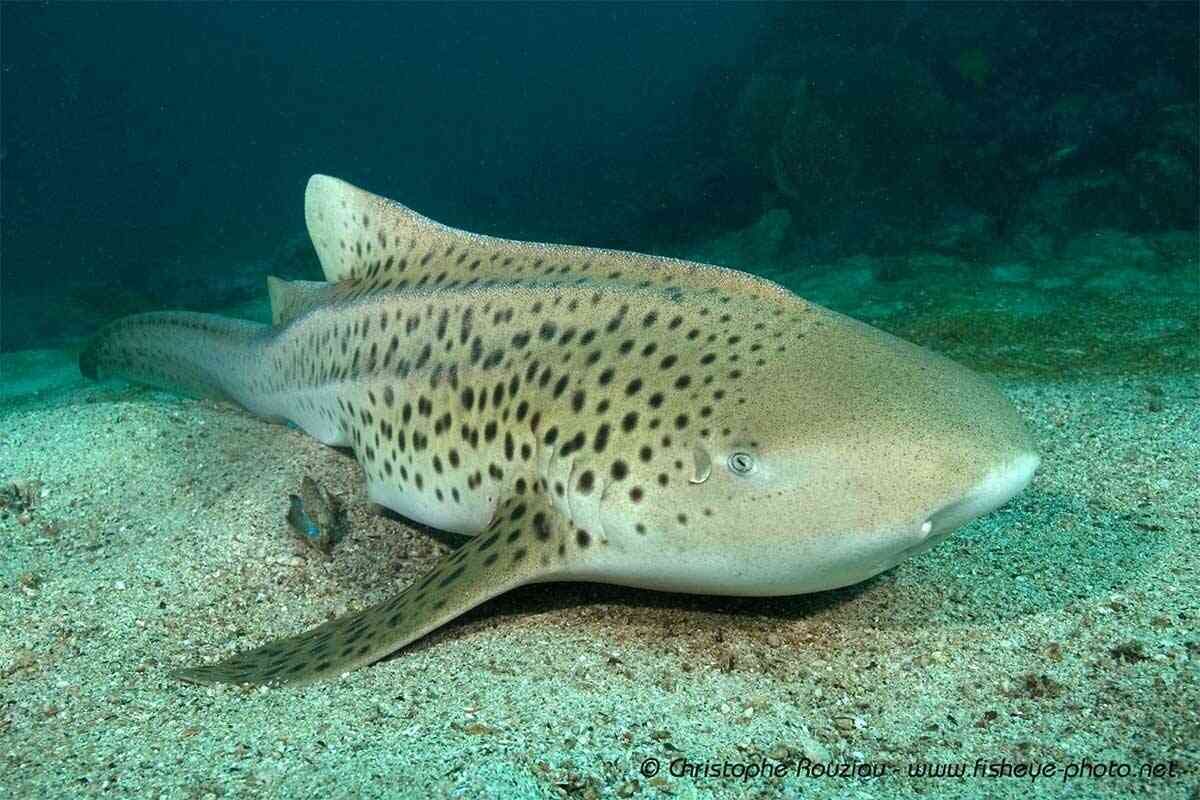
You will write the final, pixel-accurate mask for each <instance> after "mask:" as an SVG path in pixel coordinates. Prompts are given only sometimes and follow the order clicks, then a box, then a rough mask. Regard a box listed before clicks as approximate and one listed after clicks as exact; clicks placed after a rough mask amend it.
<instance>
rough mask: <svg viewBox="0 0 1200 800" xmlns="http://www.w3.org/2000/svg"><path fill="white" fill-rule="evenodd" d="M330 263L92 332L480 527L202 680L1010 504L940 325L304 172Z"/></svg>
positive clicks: (785, 591) (799, 584)
mask: <svg viewBox="0 0 1200 800" xmlns="http://www.w3.org/2000/svg"><path fill="white" fill-rule="evenodd" d="M305 217H306V222H307V227H308V230H309V233H310V235H311V238H312V242H313V245H314V246H315V248H316V253H317V255H318V257H319V259H320V263H321V267H322V270H323V272H324V278H325V280H324V281H283V280H279V279H275V278H271V279H269V280H268V289H269V294H270V299H271V309H272V324H270V325H267V324H261V323H255V322H249V321H244V320H234V319H226V318H222V317H219V316H214V315H207V314H198V313H188V312H161V313H146V314H138V315H134V316H130V317H126V318H124V319H120V320H118V321H116V322H114V323H111V324H110V325H108V326H107V327H105V328H104V329H102V330H101V331H100V332H99V333H98V334H97V336H96V337H95V338H94V340H93V341H92V342H90V343H89V345H88V346H87V348H86V349H85V350H84V352H83V353H82V355H81V356H80V362H79V364H80V369H81V371H82V373H83V374H84V375H85V376H87V377H90V378H93V379H103V378H106V377H109V376H119V377H123V378H125V379H128V380H132V381H135V382H141V383H145V384H150V385H153V386H157V387H162V388H166V389H169V390H172V391H175V392H180V393H184V394H192V395H199V396H208V397H218V398H224V399H226V400H229V401H232V402H233V403H236V404H238V405H240V406H242V407H243V408H245V409H246V410H247V411H249V412H250V413H252V414H255V415H258V416H260V417H264V418H267V419H269V420H274V421H278V422H285V423H291V424H294V425H295V426H298V427H299V428H301V429H303V431H305V432H306V433H307V434H309V435H311V436H312V437H314V438H315V439H317V440H318V441H320V442H323V443H324V444H327V445H335V446H339V447H347V448H350V449H352V451H353V453H354V456H355V457H356V459H357V461H358V463H359V464H360V465H361V468H362V473H363V475H364V477H365V479H366V484H367V489H368V496H369V498H370V499H371V500H372V501H373V502H375V503H378V504H380V505H383V506H386V507H387V508H389V509H392V510H394V511H395V512H397V513H399V514H400V515H403V516H404V517H407V518H409V519H412V520H416V521H418V522H420V523H424V524H425V525H429V526H433V527H435V528H439V529H442V530H445V531H451V532H455V533H459V534H465V535H467V536H469V537H471V538H470V539H469V540H468V542H467V543H466V544H464V545H462V546H461V547H460V548H458V549H457V550H455V551H453V552H451V553H449V554H447V555H446V556H445V557H444V558H442V559H441V561H440V562H439V563H438V564H437V565H436V566H435V567H434V568H433V569H432V571H430V572H429V573H428V574H427V575H425V576H424V577H422V578H420V579H419V580H417V581H415V582H413V583H412V584H411V585H409V586H407V587H406V588H404V589H403V591H400V592H399V593H398V594H396V595H395V596H394V597H392V598H390V599H388V600H386V601H384V602H382V603H379V604H377V605H374V606H372V607H369V608H366V609H364V610H361V611H359V612H357V613H350V614H347V615H345V616H342V617H340V618H338V619H334V620H332V621H330V622H327V623H325V624H323V625H320V626H318V627H315V628H313V629H311V630H309V631H307V632H304V633H300V634H299V635H295V636H292V637H289V638H284V639H279V640H277V641H273V642H268V643H266V644H263V645H262V646H260V647H257V648H254V649H251V650H249V651H247V652H242V653H240V654H236V655H233V656H232V657H229V658H227V659H225V660H223V661H221V662H219V663H215V664H207V665H199V666H192V667H188V668H186V669H182V670H180V671H178V672H177V673H176V675H177V676H178V677H179V678H182V679H184V680H186V681H189V682H193V683H220V682H225V683H236V684H253V685H260V684H276V685H302V684H306V683H310V682H313V681H317V680H320V679H326V678H332V677H335V676H338V675H342V674H344V673H346V672H349V671H351V670H354V669H356V668H358V667H361V666H364V665H367V664H370V663H371V662H374V661H377V660H379V659H381V658H383V657H384V656H386V655H389V654H391V653H392V652H394V651H396V650H398V649H399V648H402V647H404V646H405V645H407V644H409V643H410V642H413V641H414V640H416V639H418V638H420V637H422V636H424V635H425V634H427V633H428V632H430V631H432V630H434V629H435V628H438V627H439V626H441V625H443V624H445V623H446V622H448V621H449V620H452V619H454V618H455V617H457V616H459V615H460V614H463V613H464V612H466V611H468V610H469V609H471V608H473V607H475V606H477V605H479V604H481V603H483V602H485V601H487V600H488V599H490V598H493V597H495V596H496V595H499V594H501V593H503V592H506V591H508V590H510V589H512V588H514V587H517V586H521V585H524V584H531V583H540V582H551V581H595V582H606V583H612V584H618V585H625V586H631V587H641V588H647V589H655V590H663V591H670V592H690V593H703V594H709V595H740V596H778V595H795V594H801V593H806V592H818V591H822V590H828V589H834V588H837V587H843V586H847V585H850V584H854V583H858V582H860V581H863V580H865V579H867V578H870V577H872V576H874V575H877V574H879V573H881V572H884V571H885V570H888V569H890V568H892V567H893V566H895V565H896V564H898V563H899V562H900V561H902V560H903V559H905V558H908V557H909V556H912V555H914V554H917V553H920V552H923V551H925V550H928V549H929V548H930V547H932V546H933V545H935V544H936V543H937V542H939V541H941V540H943V539H944V538H946V537H947V536H948V535H949V534H950V533H951V531H953V530H954V529H956V528H958V527H960V526H961V525H963V524H964V523H966V522H968V521H970V520H972V519H974V518H976V517H979V516H980V515H983V514H986V513H988V512H990V511H992V510H993V509H996V508H998V507H999V506H1001V505H1003V504H1004V503H1006V502H1007V501H1008V500H1009V499H1010V498H1012V497H1013V496H1015V495H1016V494H1017V493H1019V492H1021V491H1022V490H1023V489H1024V488H1025V487H1026V485H1027V484H1028V483H1029V482H1030V480H1031V478H1032V476H1033V474H1034V471H1035V469H1036V468H1037V466H1038V463H1039V458H1038V455H1037V453H1036V452H1035V448H1034V444H1033V441H1032V440H1031V437H1030V434H1029V432H1028V430H1027V428H1026V426H1025V425H1024V423H1023V421H1022V420H1021V418H1020V416H1019V414H1018V413H1017V411H1016V409H1015V408H1014V406H1013V405H1012V403H1011V402H1010V401H1009V400H1008V399H1006V398H1005V396H1004V395H1003V394H1002V393H1001V392H1000V391H999V390H998V389H997V388H996V387H995V386H993V385H992V384H991V383H990V382H989V381H988V380H986V379H985V378H983V377H981V376H979V375H977V374H975V373H973V372H972V371H970V370H968V369H966V368H965V367H963V366H960V365H959V364H957V363H955V362H953V361H951V360H950V359H948V358H945V357H943V356H941V355H938V354H936V353H934V352H932V351H930V350H927V349H923V348H921V347H918V346H916V345H914V344H911V343H909V342H906V341H904V340H901V339H899V338H897V337H895V336H892V335H890V334H888V333H885V332H883V331H881V330H878V329H876V328H873V327H870V326H868V325H866V324H863V323H861V322H858V321H855V320H854V319H851V318H849V317H846V316H843V315H842V314H839V313H836V312H834V311H831V310H829V309H826V308H823V307H821V306H819V305H816V304H814V303H811V302H808V301H806V300H804V299H802V298H801V297H798V296H797V295H795V294H793V293H792V292H791V291H789V290H787V289H785V288H784V287H782V286H780V285H778V284H776V283H773V282H771V281H769V280H766V279H764V278H761V277H756V276H753V275H750V274H748V273H745V272H741V271H737V270H735V269H729V268H723V267H717V266H710V265H704V264H699V263H693V262H688V261H683V260H676V259H671V258H663V257H658V256H652V255H641V254H636V253H629V252H620V251H614V250H604V249H595V248H589V247H575V246H565V245H554V244H539V243H529V242H519V241H509V240H505V239H500V238H493V237H490V236H483V235H477V234H472V233H468V232H465V231H461V230H456V229H454V228H451V227H447V226H444V225H441V224H438V223H436V222H434V221H432V220H430V219H428V218H426V217H424V216H422V215H420V214H418V213H416V212H414V211H412V210H410V209H408V208H406V207H405V206H403V205H400V204H398V203H396V202H393V201H390V200H387V199H384V198H382V197H379V196H376V195H374V194H372V193H370V192H367V191H364V190H362V189H359V188H356V187H355V186H352V185H351V184H349V183H346V182H344V181H341V180H338V179H335V178H331V177H327V176H323V175H315V176H313V177H312V178H311V179H310V180H309V182H308V186H307V189H306V192H305Z"/></svg>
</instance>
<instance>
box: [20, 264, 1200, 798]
mask: <svg viewBox="0 0 1200 800" xmlns="http://www.w3.org/2000/svg"><path fill="white" fill-rule="evenodd" d="M1190 274H1191V276H1192V277H1193V278H1194V277H1195V272H1194V271H1193V272H1192V273H1190ZM1183 279H1184V280H1187V274H1186V273H1185V274H1184V277H1183ZM815 280H816V279H815V278H814V281H815ZM1001 284H1003V286H1008V287H1010V288H1011V284H1012V281H1011V280H1008V279H1007V278H1003V279H998V280H997V285H998V286H999V285H1001ZM814 285H815V284H814ZM997 291H999V289H998V290H997ZM1005 291H1008V289H1006V290H1005ZM1021 291H1022V292H1025V294H1023V295H1021V297H1022V298H1023V299H1022V300H1021V302H1022V303H1026V304H1028V302H1029V298H1030V297H1034V296H1035V295H1034V294H1033V293H1034V289H1032V288H1029V287H1026V288H1025V289H1022V290H1021ZM1047 291H1048V290H1047ZM1114 291H1115V292H1119V291H1120V287H1117V288H1116V289H1114ZM817 294H818V297H816V298H814V299H818V300H819V301H820V300H821V299H822V298H821V297H820V292H819V291H818V292H817ZM1007 296H1010V297H1011V296H1012V295H1007ZM1194 300H1195V297H1194V295H1193V296H1192V297H1191V301H1192V302H1194ZM1185 302H1187V301H1186V300H1185ZM989 307H990V306H989ZM1048 313H1049V312H1048ZM1182 316H1183V318H1184V324H1190V325H1193V326H1194V325H1195V322H1194V320H1190V318H1188V316H1187V314H1186V313H1184V314H1183V315H1182ZM947 324H948V323H947ZM1098 324H1099V323H1098ZM891 327H892V328H897V327H903V326H897V325H892V326H891ZM1146 335H1147V336H1153V335H1156V334H1155V333H1154V332H1153V331H1149V332H1148V333H1146ZM923 343H928V337H927V339H926V341H925V342H923ZM969 344H970V342H968V343H967V345H969ZM967 345H964V347H966V346H967ZM1060 345H1061V346H1062V347H1065V348H1066V352H1070V350H1071V347H1070V343H1069V342H1067V343H1066V344H1065V345H1063V344H1061V343H1056V344H1055V346H1056V347H1058V346H1060ZM968 350H969V347H968ZM993 355H994V354H993ZM1027 358H1033V356H1031V355H1030V354H1029V353H1028V352H1025V353H1018V354H1017V355H1014V356H1012V360H1013V361H1014V362H1015V363H1019V362H1021V360H1022V359H1027ZM967 360H968V363H975V364H976V365H977V366H978V365H979V364H981V363H982V364H985V369H984V371H988V370H987V369H986V363H987V359H985V358H980V357H978V354H975V355H973V356H969V357H968V359H967ZM0 369H3V370H4V372H5V373H6V375H5V378H4V382H5V384H6V387H7V388H6V394H5V395H4V396H3V397H2V398H0V484H9V483H11V482H13V481H17V482H23V483H22V487H21V489H22V490H21V491H17V492H12V491H9V492H8V494H7V495H5V496H6V497H7V498H8V507H7V508H6V509H5V511H4V512H3V513H2V514H0V547H2V548H3V558H2V560H0V701H2V703H3V706H2V708H0V796H4V797H14V798H16V797H36V798H46V797H91V796H98V797H170V798H177V797H178V798H235V797H263V798H274V797H315V796H321V797H330V798H338V797H418V798H424V797H462V798H486V797H498V798H499V797H567V798H572V797H579V798H592V797H620V798H629V797H636V798H654V797H677V798H688V797H722V798H724V797H728V798H754V797H762V798H768V797H794V798H801V797H804V798H809V797H829V798H904V797H972V798H975V797H981V798H993V797H994V798H1006V797H1014V798H1015V797H1030V796H1045V797H1077V798H1098V797H1112V798H1126V797H1164V798H1166V797H1178V798H1197V797H1200V772H1198V765H1200V712H1198V711H1197V709H1200V681H1198V670H1197V664H1198V663H1200V660H1198V659H1200V634H1198V632H1197V631H1198V629H1200V577H1198V576H1200V563H1198V562H1200V547H1198V545H1200V510H1198V509H1200V502H1198V501H1200V481H1198V480H1197V474H1198V469H1200V452H1198V451H1200V384H1198V382H1197V380H1196V375H1195V372H1194V371H1192V370H1190V369H1182V370H1174V371H1171V370H1165V371H1164V370H1158V371H1154V370H1149V371H1147V370H1145V369H1137V368H1128V369H1126V368H1124V367H1120V368H1114V369H1107V370H1105V369H1089V368H1081V369H1079V370H1075V371H1073V372H1070V371H1069V372H1068V373H1067V374H1064V375H1060V376H1054V375H1048V374H1045V373H1044V372H1038V373H1037V374H1022V372H1021V370H1020V369H1019V368H1017V369H1011V370H1001V371H999V372H997V373H996V379H997V381H998V382H999V383H1000V385H1001V387H1002V389H1003V390H1004V391H1005V392H1006V394H1007V395H1008V396H1009V397H1011V398H1012V399H1013V400H1014V402H1015V403H1016V404H1017V406H1018V407H1019V409H1020V410H1021V412H1022V413H1023V415H1024V416H1025V417H1026V418H1027V419H1028V420H1029V421H1030V425H1031V428H1032V429H1033V431H1034V434H1035V436H1036V438H1037V440H1038V442H1039V445H1040V448H1041V454H1042V457H1043V462H1042V467H1041V469H1040V470H1039V472H1038V475H1037V477H1036V478H1035V480H1034V483H1033V485H1032V486H1031V487H1030V489H1029V490H1028V491H1026V492H1025V493H1024V494H1023V495H1021V496H1019V497H1018V498H1016V499H1015V500H1014V501H1012V502H1011V503H1010V504H1009V505H1007V506H1006V507H1005V508H1003V509H1001V510H999V511H997V512H995V513H993V514H991V515H989V516H988V517H986V518H984V519H981V520H978V521H976V522H974V523H972V524H970V525H969V526H967V527H966V528H964V529H963V530H961V531H959V532H958V533H957V534H956V535H955V536H953V537H951V538H950V539H949V540H948V541H946V542H945V543H943V544H941V545H939V546H938V547H936V548H935V549H934V550H932V551H930V552H928V553H926V554H923V555H921V556H918V557H916V558H913V559H910V560H909V561H907V562H904V563H902V564H901V565H900V566H899V567H897V568H895V569H894V570H892V571H890V572H888V573H886V574H885V575H882V576H880V577H878V578H875V579H873V580H871V581H868V582H866V583H865V584H862V585H859V586H855V587H851V588H848V589H845V590H840V591H836V592H827V593H823V594H819V595H811V596H803V597H795V598H777V599H769V600H758V599H736V598H708V597H693V596H684V595H666V594H656V593H651V592H640V591H635V590H630V589H624V588H619V587H610V586H602V585H587V584H547V585H541V586H534V587H527V588H524V589H520V590H517V591H514V592H512V593H510V594H508V595H506V596H504V597H501V598H499V599H497V600H495V601H492V602H490V603H487V604H485V605H484V606H482V607H480V608H479V609H476V610H475V611H473V612H471V613H470V614H468V615H466V616H465V617H463V618H462V619H460V620H458V621H456V622H454V623H451V624H449V625H447V626H445V627H444V628H442V629H440V630H438V631H436V632H434V633H433V634H432V635H430V636H428V637H426V638H425V639H423V640H421V641H420V642H418V643H416V644H415V645H413V646H411V647H409V648H407V649H405V650H404V651H402V652H401V653H399V654H398V655H397V656H395V657H392V658H390V659H388V660H385V661H384V662H381V663H377V664H375V665H373V666H371V667H368V668H365V669H360V670H358V671H355V672H353V673H350V674H349V675H346V676H343V677H342V678H340V679H337V680H334V681H331V682H329V683H325V684H319V685H316V686H312V687H308V688H304V689H279V688H272V689H256V690H246V689H239V688H234V687H216V688H208V687H195V686H189V685H186V684H182V683H179V682H177V681H175V680H172V679H171V678H170V677H169V676H168V672H169V670H171V669H174V668H178V667H182V666H186V665H190V664H193V663H196V662H198V661H203V662H207V661H211V660H215V659H219V658H221V657H223V656H226V655H229V654H231V653H232V652H234V651H235V650H237V649H241V648H245V647H249V646H254V645H257V644H260V643H262V642H264V641H266V640H269V639H272V638H275V637H277V636H282V635H287V634H291V633H296V632H299V631H301V630H303V629H305V628H307V627H309V626H312V625H315V624H318V623H320V622H322V621H324V620H326V619H328V618H329V617H330V616H331V615H334V614H338V613H343V612H345V611H347V610H351V609H357V608H360V607H362V606H364V605H366V604H369V603H373V602H376V601H379V600H382V599H385V598H386V597H388V596H390V595H392V594H394V593H395V592H396V591H397V590H398V589H399V588H400V587H402V586H404V585H405V584H407V583H408V582H409V581H411V580H413V579H414V578H415V577H417V576H419V575H421V574H422V573H423V572H424V571H426V570H427V569H428V568H429V567H430V566H432V564H433V563H434V562H435V561H436V560H437V558H438V557H439V556H440V555H441V554H442V553H444V552H446V551H447V550H448V549H450V548H452V547H454V546H456V545H457V544H458V540H457V539H455V538H454V537H450V536H448V535H445V534H437V533H436V532H430V531H428V530H424V529H418V528H414V527H413V526H411V525H409V524H408V523H406V522H405V521H404V520H402V519H400V518H398V517H396V516H394V515H391V514H385V513H381V512H380V510H379V509H378V508H377V507H375V506H373V505H372V504H370V503H369V502H368V500H367V499H366V496H365V490H364V487H363V484H362V482H361V480H360V478H359V475H358V473H359V469H358V467H357V465H356V464H355V463H354V462H353V460H352V459H351V458H350V457H349V456H347V455H346V454H344V453H342V452H339V451H337V450H332V449H329V448H325V447H322V446H321V445H319V444H317V443H316V442H314V441H312V440H310V439H308V438H307V437H306V436H304V435H303V434H302V433H300V432H298V431H296V430H292V429H289V428H286V427H282V426H278V425H274V424H270V423H267V422H263V421H260V420H256V419H254V418H251V417H249V416H247V415H246V414H244V413H243V412H241V411H239V410H238V409H236V408H233V407H231V406H227V405H221V404H216V403H211V402H206V401H196V400H189V399H182V398H177V397H174V396H172V395H169V394H166V393H162V392H157V391H153V390H147V389H142V388H137V387H129V386H125V385H118V384H105V385H99V386H95V385H86V384H84V383H82V381H80V380H79V379H78V377H77V375H76V374H75V372H74V370H73V367H72V365H71V357H70V355H69V354H67V353H63V352H59V351H45V352H40V353H17V354H7V355H5V356H4V357H3V360H0ZM306 475H311V476H313V477H314V478H316V479H317V480H318V482H320V483H321V484H322V485H324V486H326V487H328V488H330V489H332V490H334V491H335V492H337V493H338V494H339V495H341V497H342V498H343V499H344V501H345V504H346V506H347V507H348V509H349V511H350V515H351V522H352V529H353V530H352V533H351V534H350V535H349V537H348V538H347V539H346V540H345V541H344V542H342V543H341V544H340V545H338V547H337V548H336V549H335V550H334V554H333V557H332V558H326V557H325V556H323V555H321V554H320V553H318V552H316V551H314V550H311V549H309V548H307V547H305V546H304V545H303V544H301V543H299V542H298V541H297V540H296V539H294V538H293V536H292V534H291V533H290V532H289V530H288V527H287V525H286V523H285V521H284V517H285V513H286V510H287V504H288V495H289V493H292V492H295V491H297V489H298V488H299V485H300V482H301V480H302V479H303V477H304V476H306ZM30 482H36V483H30ZM655 770H657V771H655ZM960 772H961V776H960V775H959V773H960ZM847 773H850V774H847ZM1013 773H1017V774H1013ZM1029 773H1032V774H1029Z"/></svg>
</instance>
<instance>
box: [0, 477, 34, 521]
mask: <svg viewBox="0 0 1200 800" xmlns="http://www.w3.org/2000/svg"><path fill="white" fill-rule="evenodd" d="M41 494H42V482H41V481H13V482H11V483H8V484H5V485H3V486H0V513H2V512H12V513H14V514H24V513H25V512H27V511H30V510H31V509H32V508H33V506H34V503H36V502H37V501H38V498H40V497H41Z"/></svg>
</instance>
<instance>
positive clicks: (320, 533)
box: [287, 475, 346, 555]
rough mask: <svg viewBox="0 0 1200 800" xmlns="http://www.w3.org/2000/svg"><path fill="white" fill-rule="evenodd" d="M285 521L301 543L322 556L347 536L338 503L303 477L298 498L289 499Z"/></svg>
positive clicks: (343, 517)
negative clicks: (317, 551) (313, 548)
mask: <svg viewBox="0 0 1200 800" xmlns="http://www.w3.org/2000/svg"><path fill="white" fill-rule="evenodd" d="M288 499H289V501H290V505H289V506H288V513H287V521H288V525H290V526H291V527H292V530H293V531H295V532H296V534H297V536H299V537H300V540H301V541H303V542H304V543H305V544H307V545H311V546H312V547H315V548H316V549H318V550H320V551H321V552H322V553H324V554H325V555H329V554H330V553H331V552H333V546H334V545H336V544H337V543H338V542H340V541H341V540H342V539H343V538H344V537H345V534H346V520H345V515H344V514H343V513H342V506H341V503H340V502H339V501H338V499H337V498H336V497H335V496H334V495H332V494H330V493H329V492H325V491H323V490H322V489H321V487H320V486H318V485H317V482H316V481H315V480H313V479H312V478H311V477H309V476H307V475H306V476H305V477H304V480H303V481H301V482H300V494H298V495H296V494H293V495H289V496H288Z"/></svg>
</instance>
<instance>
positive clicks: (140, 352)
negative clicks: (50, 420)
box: [79, 311, 271, 411]
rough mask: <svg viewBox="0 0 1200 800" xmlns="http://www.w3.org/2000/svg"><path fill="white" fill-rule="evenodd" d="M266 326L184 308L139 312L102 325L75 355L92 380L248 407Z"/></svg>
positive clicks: (251, 405)
mask: <svg viewBox="0 0 1200 800" xmlns="http://www.w3.org/2000/svg"><path fill="white" fill-rule="evenodd" d="M270 330H271V328H270V326H269V325H262V324H259V323H256V322H248V321H245V320H237V319H226V318H224V317H217V316H213V315H211V314H195V313H191V312H185V311H168V312H156V313H152V314H137V315H134V316H131V317H125V318H124V319H120V320H117V321H116V322H113V323H112V324H110V325H108V326H106V327H105V328H104V329H103V330H101V331H100V333H99V334H97V335H96V337H95V338H94V339H93V340H92V341H91V342H90V343H89V344H88V346H87V348H86V349H85V350H84V351H83V353H82V354H80V356H79V371H80V372H81V373H83V375H84V377H86V378H90V379H92V380H103V379H105V378H109V377H120V378H125V379H127V380H131V381H135V382H137V383H146V384H150V385H151V386H158V387H160V388H163V389H169V390H171V391H175V392H180V393H183V394H190V395H195V396H199V397H217V398H222V399H226V400H232V401H234V402H237V403H239V404H241V405H243V406H245V407H247V408H249V409H250V410H252V411H255V410H260V409H256V407H255V406H256V403H255V402H254V397H255V393H256V387H257V383H258V381H259V380H260V377H259V376H260V375H261V373H262V368H263V365H262V355H263V352H264V348H265V345H266V342H267V341H268V337H269V335H270Z"/></svg>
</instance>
